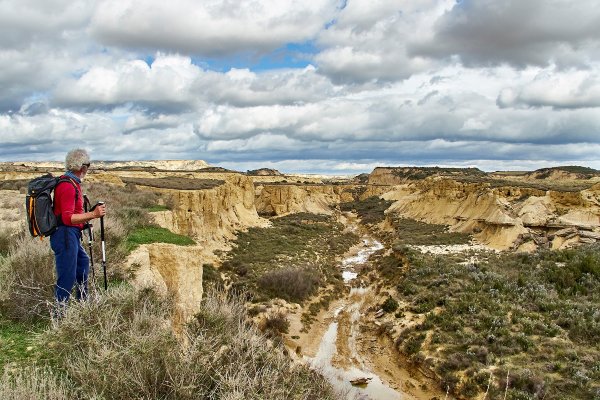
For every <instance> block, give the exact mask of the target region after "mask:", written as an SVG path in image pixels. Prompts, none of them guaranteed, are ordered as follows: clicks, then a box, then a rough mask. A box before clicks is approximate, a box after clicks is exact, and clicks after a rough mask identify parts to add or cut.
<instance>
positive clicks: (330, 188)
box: [256, 184, 354, 215]
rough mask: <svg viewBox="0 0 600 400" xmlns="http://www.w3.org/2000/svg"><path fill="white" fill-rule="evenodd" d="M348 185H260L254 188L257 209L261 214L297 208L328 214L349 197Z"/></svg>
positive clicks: (351, 196)
mask: <svg viewBox="0 0 600 400" xmlns="http://www.w3.org/2000/svg"><path fill="white" fill-rule="evenodd" d="M352 189H353V186H351V185H292V184H278V185H268V184H265V185H261V186H257V188H256V209H257V210H258V212H259V213H261V214H263V215H285V214H290V213H298V212H309V213H315V214H331V213H332V207H334V206H335V205H337V204H339V203H340V202H346V201H352V200H353V199H354V197H353V194H352Z"/></svg>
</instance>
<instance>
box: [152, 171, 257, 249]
mask: <svg viewBox="0 0 600 400" xmlns="http://www.w3.org/2000/svg"><path fill="white" fill-rule="evenodd" d="M157 190H159V191H161V192H163V193H166V194H168V195H169V196H170V197H171V199H172V201H173V209H172V210H169V211H162V212H158V213H153V214H154V217H155V221H156V222H157V223H158V224H159V225H160V226H163V227H165V228H167V229H169V230H171V231H173V232H176V233H179V234H182V235H187V236H191V237H193V238H194V239H196V240H197V241H198V242H201V243H202V242H215V241H216V242H222V241H223V240H224V239H232V238H233V237H235V232H236V231H238V230H241V229H246V228H248V227H251V226H264V225H266V224H267V221H266V220H264V219H263V218H260V217H259V216H258V214H257V212H256V207H255V195H254V193H255V192H254V183H253V181H252V178H250V177H248V176H244V175H241V174H230V175H229V176H227V177H225V183H224V184H222V185H220V186H217V187H215V188H212V189H205V190H172V189H157Z"/></svg>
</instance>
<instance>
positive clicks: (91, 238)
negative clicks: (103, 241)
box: [83, 194, 96, 284]
mask: <svg viewBox="0 0 600 400" xmlns="http://www.w3.org/2000/svg"><path fill="white" fill-rule="evenodd" d="M89 208H90V199H88V197H87V194H84V195H83V209H84V210H85V212H88V211H89ZM85 227H86V228H87V231H88V249H89V252H90V270H91V272H92V284H95V282H96V274H95V272H94V254H93V252H92V248H93V246H92V242H93V241H94V226H93V225H92V223H91V222H89V221H88V222H87V223H86V226H85Z"/></svg>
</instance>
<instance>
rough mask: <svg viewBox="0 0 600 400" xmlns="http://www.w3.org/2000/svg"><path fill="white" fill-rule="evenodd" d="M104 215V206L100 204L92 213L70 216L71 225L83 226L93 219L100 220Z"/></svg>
mask: <svg viewBox="0 0 600 400" xmlns="http://www.w3.org/2000/svg"><path fill="white" fill-rule="evenodd" d="M105 215H106V205H105V204H101V205H99V206H96V208H94V211H89V212H86V213H83V214H73V215H71V224H73V225H76V224H85V223H86V222H88V221H91V220H93V219H94V218H100V217H103V216H105Z"/></svg>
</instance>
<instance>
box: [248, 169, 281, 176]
mask: <svg viewBox="0 0 600 400" xmlns="http://www.w3.org/2000/svg"><path fill="white" fill-rule="evenodd" d="M246 174H248V175H250V176H283V174H282V173H281V172H279V171H277V170H276V169H272V168H259V169H253V170H248V171H247V172H246Z"/></svg>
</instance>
